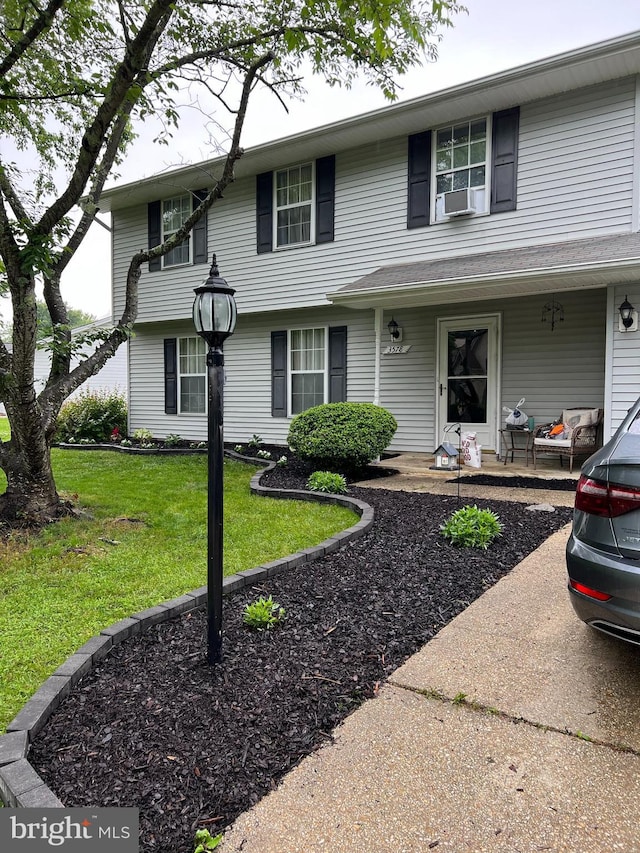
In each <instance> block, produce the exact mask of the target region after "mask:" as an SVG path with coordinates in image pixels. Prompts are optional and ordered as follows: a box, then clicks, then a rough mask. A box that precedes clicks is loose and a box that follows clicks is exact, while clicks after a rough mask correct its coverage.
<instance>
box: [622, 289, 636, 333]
mask: <svg viewBox="0 0 640 853" xmlns="http://www.w3.org/2000/svg"><path fill="white" fill-rule="evenodd" d="M618 311H619V312H620V320H619V322H618V329H619V330H620V331H621V332H635V331H637V329H638V312H637V311H636V309H635V308H634V307H633V305H632V304H631V303H630V302H629V300H628V299H627V297H626V296H625V298H624V302H623V303H622V304H621V305H620V307H619V308H618Z"/></svg>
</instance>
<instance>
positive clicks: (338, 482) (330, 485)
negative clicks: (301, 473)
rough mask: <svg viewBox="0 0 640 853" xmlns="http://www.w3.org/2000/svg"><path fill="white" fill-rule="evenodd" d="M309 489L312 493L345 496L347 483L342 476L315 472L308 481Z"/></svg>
mask: <svg viewBox="0 0 640 853" xmlns="http://www.w3.org/2000/svg"><path fill="white" fill-rule="evenodd" d="M307 488H308V489H311V491H312V492H326V493H327V494H331V495H344V494H345V492H346V491H347V481H346V480H345V478H344V477H343V476H342V474H334V473H332V472H331V471H314V472H313V474H312V475H311V476H310V477H309V479H308V480H307Z"/></svg>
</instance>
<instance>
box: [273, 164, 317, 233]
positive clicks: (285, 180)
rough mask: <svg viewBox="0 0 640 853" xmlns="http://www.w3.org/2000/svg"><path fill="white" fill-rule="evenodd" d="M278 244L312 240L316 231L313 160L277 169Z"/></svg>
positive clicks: (275, 222)
mask: <svg viewBox="0 0 640 853" xmlns="http://www.w3.org/2000/svg"><path fill="white" fill-rule="evenodd" d="M274 183H275V213H276V215H275V216H274V228H275V245H276V247H277V248H284V247H287V246H300V245H303V244H305V243H311V242H312V240H313V239H314V231H315V186H314V185H315V180H314V164H313V163H302V164H301V165H299V166H290V167H289V168H287V169H280V170H279V171H277V172H275V175H274Z"/></svg>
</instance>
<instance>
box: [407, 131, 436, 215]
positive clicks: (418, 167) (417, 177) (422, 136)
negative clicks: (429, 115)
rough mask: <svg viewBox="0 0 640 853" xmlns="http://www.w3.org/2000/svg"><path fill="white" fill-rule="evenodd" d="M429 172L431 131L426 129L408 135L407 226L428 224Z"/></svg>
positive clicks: (429, 200)
mask: <svg viewBox="0 0 640 853" xmlns="http://www.w3.org/2000/svg"><path fill="white" fill-rule="evenodd" d="M430 172H431V131H430V130H426V131H424V132H423V133H414V134H413V135H412V136H410V137H409V152H408V187H407V228H422V227H423V226H424V225H428V224H429V205H430V203H431V192H430Z"/></svg>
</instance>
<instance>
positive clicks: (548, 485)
mask: <svg viewBox="0 0 640 853" xmlns="http://www.w3.org/2000/svg"><path fill="white" fill-rule="evenodd" d="M458 481H459V482H461V483H467V484H469V483H471V484H474V485H476V486H496V487H498V488H500V487H504V488H508V489H538V490H540V489H544V490H548V491H555V492H575V490H576V486H577V485H578V481H577V480H543V479H542V478H540V477H497V476H494V475H493V474H466V475H464V476H462V477H454V478H453V479H452V480H447V483H457V482H458Z"/></svg>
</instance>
